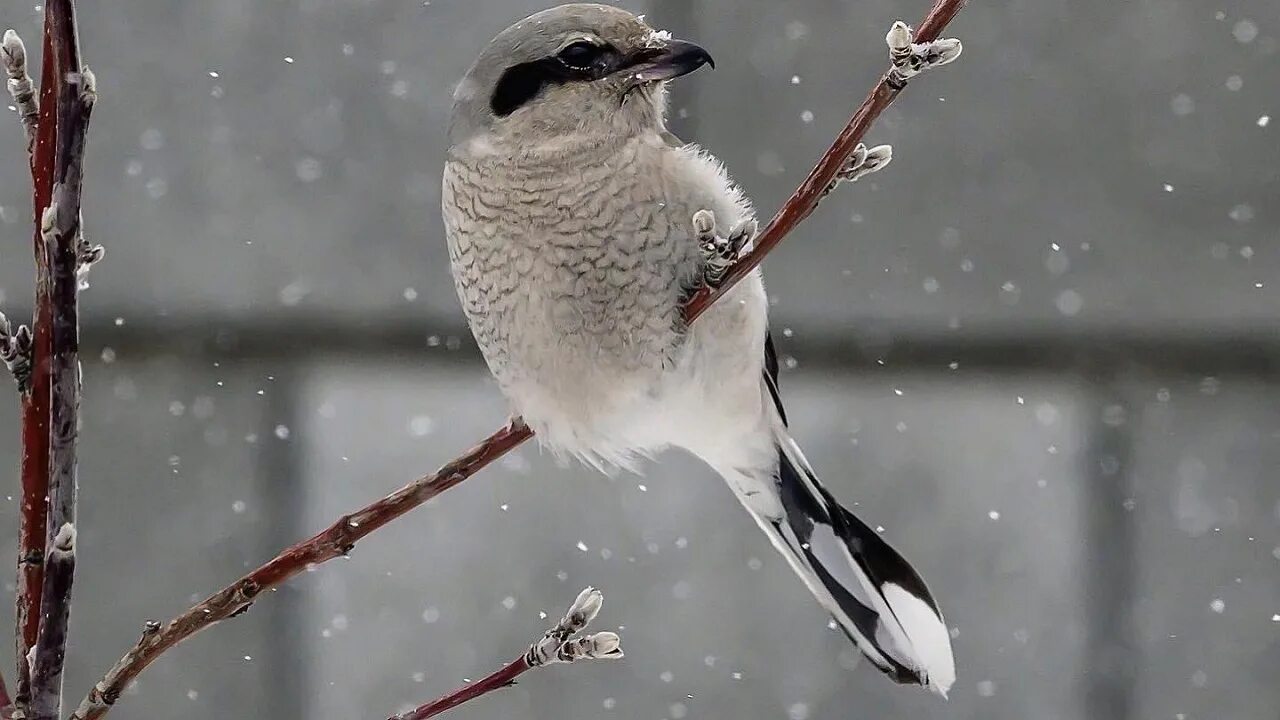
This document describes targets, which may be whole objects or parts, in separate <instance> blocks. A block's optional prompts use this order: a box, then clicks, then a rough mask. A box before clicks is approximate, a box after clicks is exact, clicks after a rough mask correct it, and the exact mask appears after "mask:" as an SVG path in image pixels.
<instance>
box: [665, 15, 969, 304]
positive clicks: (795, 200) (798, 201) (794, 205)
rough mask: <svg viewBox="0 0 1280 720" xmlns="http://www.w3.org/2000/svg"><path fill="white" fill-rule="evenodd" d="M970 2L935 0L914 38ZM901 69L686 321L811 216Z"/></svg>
mask: <svg viewBox="0 0 1280 720" xmlns="http://www.w3.org/2000/svg"><path fill="white" fill-rule="evenodd" d="M967 2H968V0H936V1H935V2H934V4H933V8H932V9H930V10H929V14H928V15H926V16H925V19H924V21H923V22H921V23H920V26H919V27H918V28H916V31H915V37H914V40H915V42H917V43H927V42H932V41H934V40H937V39H938V35H939V34H941V33H942V30H943V28H945V27H946V26H947V24H948V23H950V22H951V20H952V19H953V18H955V16H956V14H957V13H959V12H960V10H961V9H963V8H964V6H965V4H966V3H967ZM895 70H896V67H890V69H889V70H887V71H886V72H885V74H884V75H882V76H881V77H880V82H878V83H876V86H875V87H874V88H872V89H871V92H870V93H869V94H868V95H867V97H866V99H865V100H863V101H862V104H861V105H859V106H858V109H857V110H855V111H854V113H853V117H851V118H849V122H848V123H847V124H845V126H844V129H843V130H841V131H840V134H839V135H837V136H836V139H835V142H833V143H831V147H829V148H827V151H826V152H825V153H823V155H822V157H821V158H819V160H818V164H817V165H814V167H813V169H812V170H810V171H809V176H808V177H806V178H805V179H804V182H802V183H800V187H798V188H796V191H795V192H794V193H792V194H791V197H789V198H787V201H786V202H785V203H783V205H782V207H781V208H780V209H779V210H778V212H777V213H776V214H775V215H774V216H773V219H771V220H770V221H769V224H768V225H765V226H764V229H762V230H761V231H760V234H759V235H756V238H755V242H754V247H753V248H752V250H751V252H750V253H748V254H747V255H745V256H743V258H742V259H741V260H739V261H738V262H736V263H734V265H733V267H731V268H729V271H728V272H727V273H726V274H725V278H724V281H723V282H722V283H720V284H719V285H717V286H715V287H714V288H712V287H703V288H702V289H700V290H699V291H698V292H696V293H694V294H693V296H692V297H691V298H689V302H688V304H687V305H685V319H686V320H687V321H688V322H693V321H694V319H696V318H697V317H698V316H699V315H701V314H702V313H703V312H705V311H706V309H707V308H709V307H711V304H712V303H714V302H715V301H716V300H719V299H720V297H721V296H723V295H724V294H725V293H726V292H728V290H729V288H731V287H732V286H733V284H734V283H736V282H738V281H739V280H741V279H743V278H744V277H746V276H747V275H748V274H749V273H750V272H751V271H752V270H754V269H755V268H756V267H757V266H758V265H759V264H760V262H761V261H763V260H764V257H765V256H766V255H768V254H769V253H770V252H772V251H773V249H774V248H775V247H777V246H778V243H780V242H782V239H783V238H785V237H786V236H787V235H789V234H790V233H791V231H792V230H794V229H795V228H796V226H797V225H799V224H800V222H801V221H802V220H804V219H805V218H807V217H809V214H810V213H812V212H813V210H814V208H816V207H817V206H818V202H819V201H820V200H822V197H823V195H824V194H825V193H826V191H827V189H828V188H829V187H831V183H832V181H834V180H835V179H836V176H837V175H838V174H839V172H840V169H841V168H842V167H844V164H845V162H846V161H847V160H848V159H849V157H850V155H852V154H853V151H854V148H856V147H857V146H858V143H860V142H862V139H863V138H864V137H866V134H867V131H868V130H870V129H871V124H872V123H874V122H875V121H876V118H878V117H880V113H882V112H884V111H885V108H888V107H889V105H890V104H892V103H893V101H894V100H896V99H897V98H898V94H899V93H900V92H902V90H903V88H904V87H906V80H905V79H898V78H897V77H895Z"/></svg>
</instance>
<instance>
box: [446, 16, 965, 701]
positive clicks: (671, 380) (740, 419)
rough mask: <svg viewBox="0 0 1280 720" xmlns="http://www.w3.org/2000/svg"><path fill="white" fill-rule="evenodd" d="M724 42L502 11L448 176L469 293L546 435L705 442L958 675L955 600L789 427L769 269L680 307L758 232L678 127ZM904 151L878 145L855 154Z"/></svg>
mask: <svg viewBox="0 0 1280 720" xmlns="http://www.w3.org/2000/svg"><path fill="white" fill-rule="evenodd" d="M903 27H905V26H903ZM711 64H712V60H711V56H710V55H709V54H708V53H707V51H706V50H704V49H702V48H701V47H699V46H697V45H695V44H693V43H690V42H685V41H682V40H677V39H673V38H671V37H670V35H669V34H667V33H665V32H659V31H655V30H654V29H653V28H651V27H649V25H647V24H646V23H645V21H644V20H643V18H640V17H637V16H635V15H633V14H631V13H629V12H626V11H624V10H621V9H618V8H614V7H609V6H605V5H594V4H573V5H563V6H560V7H556V8H553V9H550V10H546V11H543V12H540V13H537V14H535V15H532V16H530V17H528V18H525V19H524V20H521V21H520V22H517V23H516V24H514V25H512V26H511V27H509V28H507V29H506V30H504V31H503V32H501V33H499V34H498V35H497V37H495V38H494V39H493V40H492V41H491V42H490V43H489V44H488V46H487V47H485V49H484V50H483V51H482V52H481V53H480V56H479V58H478V59H477V60H476V61H475V63H474V64H473V65H472V66H471V68H470V69H469V70H468V71H467V73H466V76H465V77H464V78H463V79H462V81H461V82H460V83H459V84H458V86H457V89H456V91H455V93H454V107H453V117H452V123H451V127H450V141H451V148H450V151H449V157H448V161H447V163H446V165H445V170H444V180H443V193H442V195H443V212H444V221H445V228H446V234H447V238H448V245H449V257H450V260H451V264H452V268H453V276H454V279H455V282H456V285H457V291H458V296H459V298H460V299H461V301H462V306H463V309H464V311H465V313H466V316H467V319H468V321H469V323H470V326H471V330H472V332H473V334H474V335H475V339H476V342H477V343H478V344H479V346H480V350H481V352H482V353H483V355H484V358H485V360H486V362H487V363H488V366H489V369H490V370H491V371H492V373H493V375H494V377H495V378H496V379H497V381H498V384H499V386H500V387H501V389H502V392H503V393H504V394H505V395H506V397H507V398H508V400H509V401H510V403H511V405H512V409H513V412H514V413H516V414H518V415H519V416H520V417H522V418H523V419H524V421H525V422H526V423H528V425H529V427H531V428H532V429H533V430H534V431H535V432H536V433H537V436H538V438H539V439H540V440H541V442H542V443H544V445H545V446H547V447H549V448H551V449H553V450H554V451H556V452H557V453H560V454H564V455H570V456H576V457H578V458H581V459H583V460H585V461H586V462H589V463H591V464H594V465H596V466H599V467H601V468H610V467H631V466H633V465H634V463H635V461H636V460H637V459H638V458H641V457H647V456H651V455H653V454H655V453H657V452H658V451H660V450H662V449H664V448H667V447H673V446H674V447H679V448H684V449H686V450H688V451H689V452H691V453H693V454H694V455H696V456H698V457H700V458H702V460H704V461H705V462H706V463H707V464H708V465H710V466H711V467H712V468H714V469H715V470H716V471H717V472H718V473H719V474H720V475H722V476H723V477H724V479H725V480H726V481H727V482H728V483H729V486H730V487H731V488H732V490H733V492H734V493H735V495H736V496H737V497H738V499H739V500H740V501H741V502H742V504H743V506H745V507H746V509H747V510H748V511H749V512H750V513H751V515H752V517H753V518H755V520H756V523H757V524H758V525H759V526H760V528H761V529H762V530H764V532H765V533H766V534H767V535H768V536H769V539H770V540H771V541H772V543H773V545H774V546H775V547H776V548H777V549H778V550H779V551H780V552H781V553H782V555H783V556H784V557H785V558H786V560H787V562H788V563H789V564H790V566H791V567H792V568H793V569H794V570H795V572H796V573H797V574H798V575H799V576H800V578H801V580H803V581H804V584H805V585H806V586H807V587H808V589H809V590H810V591H811V592H812V593H813V594H814V595H815V596H816V597H817V599H818V602H820V603H821V604H822V606H823V607H824V608H825V609H826V610H827V611H828V612H830V613H831V614H832V616H834V618H835V620H836V622H837V623H838V624H839V626H840V628H841V629H842V630H843V631H844V632H845V633H846V634H847V635H848V636H849V638H850V639H852V640H853V642H854V643H856V645H857V646H858V648H859V649H860V650H861V651H862V653H863V654H864V655H865V656H866V657H867V658H868V659H869V660H870V661H871V662H872V663H873V664H875V666H876V667H878V668H879V669H880V670H882V671H884V672H885V673H887V674H889V675H890V676H891V677H893V678H894V679H896V680H898V681H899V682H907V683H918V684H921V685H925V686H928V687H929V688H931V689H934V690H936V691H937V692H940V693H943V694H945V693H946V691H947V689H948V688H949V687H950V686H951V684H952V682H953V681H954V679H955V668H954V661H953V659H952V652H951V641H950V635H949V633H948V631H947V627H946V625H945V624H944V622H943V620H942V615H941V612H940V611H939V609H938V604H937V603H936V602H935V601H934V599H933V596H932V595H930V593H929V590H928V589H927V588H926V587H925V584H924V582H923V581H922V580H921V579H920V576H919V574H917V573H916V571H915V570H914V569H913V568H912V567H911V565H909V564H908V563H907V561H906V560H904V559H903V558H902V556H901V555H899V554H898V553H897V552H896V551H895V550H894V549H893V548H891V547H890V546H889V545H888V544H887V543H886V542H885V541H884V539H883V538H882V537H881V536H880V535H879V534H877V533H876V532H875V531H874V530H872V529H871V528H870V527H868V526H867V525H866V524H865V523H863V522H862V521H861V520H859V519H858V518H857V517H855V516H854V515H853V514H852V513H850V512H849V511H848V510H846V509H845V508H844V507H842V506H841V505H840V503H839V502H838V501H837V500H836V499H835V497H833V496H832V495H831V493H830V492H829V491H827V490H826V489H825V488H824V487H823V486H822V485H821V484H820V483H819V482H818V478H817V476H816V474H815V473H814V471H813V470H812V468H810V466H809V463H808V462H807V461H806V460H805V458H804V455H803V454H802V453H801V452H800V448H799V447H798V446H797V445H796V443H795V441H793V440H792V439H791V436H790V435H789V434H788V432H787V422H786V415H785V413H784V412H783V409H782V404H781V401H780V398H779V395H778V362H777V357H776V355H775V353H774V350H773V345H772V343H771V341H770V339H769V333H768V328H767V318H766V313H767V304H766V301H765V292H764V286H763V284H762V282H761V278H760V274H759V272H754V273H752V274H751V275H750V276H749V277H747V278H746V279H744V280H743V281H741V282H740V283H738V284H737V285H736V286H735V287H733V288H732V289H730V290H729V292H728V294H727V296H726V297H724V298H722V299H721V300H720V301H719V302H718V303H716V304H715V305H714V306H712V307H711V308H710V309H709V310H708V311H707V312H706V313H705V314H704V315H703V316H702V317H701V318H700V319H699V320H698V321H697V322H696V323H693V324H691V325H687V324H686V323H685V322H684V321H683V319H682V315H681V307H682V304H683V302H684V301H685V299H686V298H687V297H688V296H689V294H690V293H691V292H692V291H693V290H695V289H697V288H698V287H699V286H700V284H701V283H704V282H716V281H717V279H718V276H719V274H720V273H722V272H723V269H724V267H725V266H726V265H727V264H728V263H730V262H732V260H733V259H734V257H735V256H736V254H737V253H738V252H739V250H740V249H741V248H742V247H743V246H744V245H749V242H750V239H751V235H752V234H753V233H754V232H755V221H754V216H753V211H752V208H751V205H750V203H749V202H748V200H747V199H746V198H745V197H743V194H742V192H741V191H740V190H739V189H738V188H737V187H736V186H735V185H734V184H733V183H732V182H731V181H730V180H729V178H728V176H727V175H726V173H725V171H724V169H723V167H722V166H721V165H720V163H719V162H718V161H716V159H715V158H713V157H711V156H710V155H709V154H707V153H706V152H705V151H704V150H702V149H700V148H699V147H698V146H696V145H689V144H685V143H682V142H680V141H679V140H678V139H676V138H675V137H674V136H673V135H672V134H671V133H670V132H668V131H667V130H666V127H665V121H664V117H665V112H666V87H665V86H666V83H667V82H668V81H669V80H672V79H674V78H677V77H680V76H682V75H686V74H688V73H690V72H692V71H694V70H696V69H698V68H699V67H701V66H702V65H711ZM888 159H889V155H888V148H887V147H881V148H875V149H873V150H872V151H866V150H865V149H863V150H860V151H859V153H858V154H857V156H855V158H854V160H853V161H852V164H851V165H850V166H849V167H847V168H846V172H845V173H843V175H844V176H845V177H850V178H852V177H856V176H857V175H859V174H861V173H864V172H870V171H872V170H875V169H877V168H878V167H880V166H882V165H883V164H884V163H886V162H888ZM719 228H726V229H727V230H725V231H724V232H721V230H720V229H719Z"/></svg>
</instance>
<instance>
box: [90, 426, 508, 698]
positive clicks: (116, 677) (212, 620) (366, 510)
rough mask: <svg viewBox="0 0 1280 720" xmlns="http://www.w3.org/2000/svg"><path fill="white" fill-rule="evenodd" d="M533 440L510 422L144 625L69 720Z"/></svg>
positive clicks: (117, 694)
mask: <svg viewBox="0 0 1280 720" xmlns="http://www.w3.org/2000/svg"><path fill="white" fill-rule="evenodd" d="M531 437H533V432H532V431H530V430H529V428H528V427H526V426H525V425H524V423H521V422H513V423H511V424H510V425H508V426H506V427H504V428H502V429H501V430H498V431H497V432H495V433H494V434H492V435H490V436H489V437H488V438H486V439H485V440H484V442H482V443H480V444H479V445H477V446H476V447H474V448H472V449H471V450H470V451H468V452H467V453H466V454H464V455H462V456H461V457H459V458H457V459H456V460H454V461H453V462H450V463H449V464H447V465H445V466H444V467H442V468H440V469H439V470H437V471H436V472H434V473H432V474H430V475H427V476H426V477H423V478H419V479H418V480H415V481H414V482H412V483H410V484H408V485H406V486H404V487H402V488H400V489H399V490H397V491H395V492H394V493H391V494H390V495H388V496H387V497H385V498H382V499H381V500H379V501H377V502H375V503H373V504H371V505H368V506H365V507H363V508H361V509H359V510H357V511H355V512H353V513H351V514H349V515H344V516H342V517H340V518H338V520H337V522H335V523H334V524H333V525H330V526H329V527H328V528H327V529H326V530H324V531H322V532H320V533H318V534H316V535H314V536H312V537H311V538H309V539H307V540H304V541H302V542H300V543H298V544H297V545H294V546H293V547H290V548H288V549H286V550H284V551H283V552H281V553H280V554H279V555H276V556H275V557H274V558H272V559H271V561H270V562H268V563H267V564H265V565H263V566H262V567H259V568H258V569H256V570H254V571H253V572H251V573H249V574H248V575H245V576H244V577H242V578H240V579H239V580H237V581H236V582H234V583H232V584H231V585H228V586H227V587H225V588H223V589H222V590H219V591H218V592H216V593H214V594H213V595H210V596H209V597H208V598H205V600H204V601H203V602H201V603H199V604H197V605H196V606H195V607H192V608H191V609H190V610H187V611H186V612H184V613H183V614H181V615H179V616H178V617H176V618H174V619H172V620H170V621H169V622H167V623H163V624H161V623H148V624H147V627H146V630H144V631H143V634H142V637H141V638H140V639H139V640H138V642H137V643H136V644H135V645H134V646H133V648H131V649H130V650H129V652H128V653H126V654H125V656H124V657H122V658H120V660H119V661H117V662H116V664H115V665H114V666H113V667H112V668H111V669H110V670H109V671H107V674H106V676H104V677H103V678H102V679H101V680H99V681H98V683H97V684H96V685H94V686H93V689H92V690H90V691H89V694H88V695H87V696H86V697H85V698H84V700H83V701H81V703H80V706H79V707H78V708H77V709H76V711H75V712H74V713H72V714H71V718H70V720H95V719H96V718H100V717H102V716H103V715H105V714H106V713H107V712H108V711H109V710H110V709H111V706H112V705H113V704H115V702H116V700H117V699H118V698H119V697H120V694H121V693H122V692H124V689H125V688H126V687H128V685H129V683H130V682H132V681H133V679H134V678H136V677H137V676H138V674H139V673H141V672H142V671H143V670H144V669H146V667H147V666H148V665H150V664H151V663H152V662H154V661H155V659H156V658H157V657H159V656H160V655H161V653H163V652H165V651H166V650H168V649H169V648H171V647H173V646H174V645H177V644H178V643H180V642H182V641H183V640H186V639H187V638H189V637H191V636H192V635H195V634H196V633H198V632H200V631H201V630H205V629H207V628H209V627H212V626H213V625H215V624H217V623H218V622H221V621H222V620H226V619H227V618H229V617H232V616H233V615H237V614H239V613H241V612H243V611H244V610H246V609H247V608H248V607H249V605H250V604H252V603H253V601H254V599H255V598H257V597H258V595H259V594H261V593H262V592H263V591H264V590H268V589H271V588H274V587H277V586H279V585H280V584H281V583H283V582H284V581H286V580H288V579H289V578H291V577H293V576H295V575H298V574H300V573H302V572H304V571H305V570H306V569H307V568H309V567H312V566H314V565H318V564H320V563H323V562H327V561H329V560H333V559H334V558H338V557H343V556H345V555H347V554H348V553H350V552H351V550H352V548H354V547H355V544H356V542H358V541H359V540H360V539H362V538H364V537H365V536H366V535H368V534H370V533H372V532H373V531H375V530H377V529H378V528H381V527H382V526H384V525H386V524H387V523H389V522H391V521H392V520H394V519H396V518H398V517H400V516H401V515H404V514H405V513H407V512H409V511H410V510H412V509H414V508H416V507H418V506H419V505H421V504H423V503H425V502H426V501H428V500H430V499H431V498H434V497H436V496H437V495H439V494H440V493H442V492H444V491H446V490H448V489H450V488H452V487H454V486H455V485H457V484H458V483H461V482H462V481H463V480H466V479H467V478H469V477H471V476H472V475H474V474H476V473H477V472H479V471H480V470H481V469H482V468H484V467H485V466H487V465H488V464H489V463H491V462H493V461H494V460H497V459H498V458H500V457H502V456H503V455H505V454H507V452H509V451H510V450H511V449H512V448H514V447H515V446H517V445H519V444H520V443H522V442H524V441H525V440H528V439H529V438H531Z"/></svg>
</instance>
